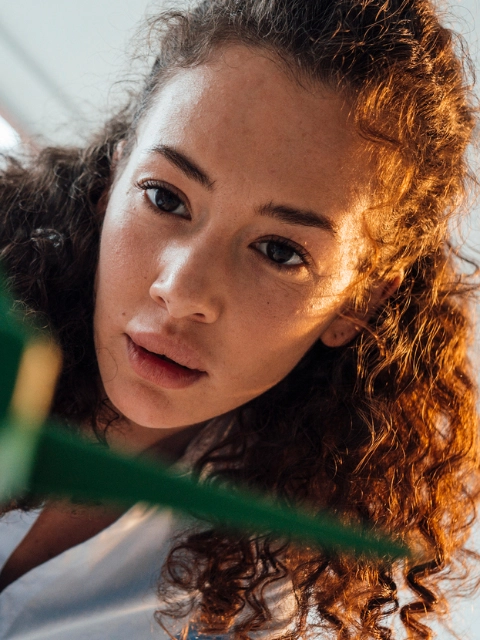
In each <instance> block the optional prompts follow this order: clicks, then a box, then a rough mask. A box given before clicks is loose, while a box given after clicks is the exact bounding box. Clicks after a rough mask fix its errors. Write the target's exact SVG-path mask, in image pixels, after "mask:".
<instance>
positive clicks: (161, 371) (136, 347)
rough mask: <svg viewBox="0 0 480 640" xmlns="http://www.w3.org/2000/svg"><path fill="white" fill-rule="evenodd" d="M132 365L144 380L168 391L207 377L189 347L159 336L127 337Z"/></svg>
mask: <svg viewBox="0 0 480 640" xmlns="http://www.w3.org/2000/svg"><path fill="white" fill-rule="evenodd" d="M126 339H127V356H128V360H129V362H130V366H131V367H132V369H133V370H134V372H135V373H136V374H137V375H139V376H140V377H142V378H144V379H145V380H148V381H149V382H152V383H153V384H155V385H156V386H159V387H163V388H166V389H183V388H185V387H188V386H191V385H192V384H194V383H195V382H197V381H198V380H200V379H201V378H203V377H205V376H206V375H207V373H206V371H205V369H203V368H202V363H201V361H200V359H199V357H198V356H197V355H196V354H195V353H194V351H193V350H191V349H190V348H189V347H187V346H186V345H182V344H178V343H173V342H171V341H168V340H165V339H161V338H159V337H158V336H157V335H155V334H150V333H142V334H140V333H135V334H126Z"/></svg>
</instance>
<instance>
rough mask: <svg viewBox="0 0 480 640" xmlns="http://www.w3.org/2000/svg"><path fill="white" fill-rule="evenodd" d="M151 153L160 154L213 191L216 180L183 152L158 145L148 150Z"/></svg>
mask: <svg viewBox="0 0 480 640" xmlns="http://www.w3.org/2000/svg"><path fill="white" fill-rule="evenodd" d="M148 152H149V153H159V154H160V155H162V156H163V157H164V158H165V159H166V160H168V161H169V162H171V163H172V164H174V165H175V166H176V167H177V168H178V169H180V171H181V172H182V173H183V174H184V175H186V176H187V178H191V179H192V180H195V182H198V183H199V184H201V185H202V186H203V187H206V188H207V189H208V190H209V191H211V190H212V189H213V187H214V185H215V180H212V179H211V178H210V177H209V176H208V174H207V172H206V171H204V170H203V169H201V168H200V167H199V166H198V164H196V163H195V162H193V160H191V159H190V158H188V156H186V155H185V154H184V153H182V152H181V151H177V149H174V148H173V147H169V146H167V145H164V144H160V145H156V146H155V147H151V148H150V149H149V150H148Z"/></svg>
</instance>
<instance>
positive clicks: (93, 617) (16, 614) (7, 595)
mask: <svg viewBox="0 0 480 640" xmlns="http://www.w3.org/2000/svg"><path fill="white" fill-rule="evenodd" d="M224 429H225V425H223V429H222V430H223V431H224ZM218 433H219V425H218V424H217V425H215V426H214V425H212V427H206V428H205V429H204V430H203V431H202V432H201V434H200V435H199V436H198V437H197V438H195V440H194V441H193V442H192V443H191V445H190V446H189V447H188V449H187V452H186V454H185V455H184V456H183V458H182V459H181V461H179V462H178V463H177V464H176V465H175V466H176V467H177V469H178V468H180V469H183V470H184V471H185V472H186V473H188V470H189V469H190V468H191V466H192V464H193V461H194V459H195V458H196V457H198V455H201V453H202V452H203V451H204V450H205V449H206V447H208V446H209V445H210V444H211V442H212V439H213V438H212V435H213V436H215V435H216V436H217V437H218ZM39 513H40V509H38V510H36V511H31V512H28V513H24V512H22V511H12V512H9V513H7V514H6V515H5V516H3V517H2V518H0V571H1V569H2V568H3V566H4V565H5V563H6V561H7V560H8V558H9V557H10V555H11V554H12V552H13V551H14V549H15V548H16V547H17V546H18V544H19V543H20V542H21V540H22V539H23V538H24V537H25V536H26V534H27V533H28V531H29V530H30V528H31V527H32V526H33V524H34V522H35V520H36V518H37V517H38V515H39ZM189 524H190V525H191V524H192V521H191V520H190V521H189ZM185 525H186V520H185V519H184V518H180V517H179V518H177V517H173V515H172V512H171V511H170V510H169V509H160V508H157V507H151V506H147V505H144V504H141V503H139V504H136V505H134V506H133V507H131V508H130V509H129V510H128V511H126V512H125V513H124V514H123V515H122V516H121V517H120V518H119V519H118V520H116V521H115V522H114V523H113V524H111V525H110V526H109V527H107V528H106V529H104V530H103V531H100V532H99V533H98V534H97V535H95V536H93V537H92V538H90V539H89V540H86V541H85V542H82V543H81V544H78V545H76V546H74V547H72V548H70V549H67V551H64V552H63V553H61V554H59V555H58V556H55V557H54V558H52V559H51V560H48V561H47V562H44V563H43V564H40V565H38V566H37V567H35V568H34V569H32V570H30V571H28V572H27V573H26V574H24V575H23V576H21V577H20V578H19V579H18V580H16V581H15V582H13V583H11V584H10V585H9V586H8V587H6V588H5V589H4V591H3V592H2V593H0V640H20V639H21V640H144V639H145V640H147V639H150V638H154V639H156V640H171V637H172V636H170V635H169V634H167V633H166V632H165V631H164V630H163V629H162V628H161V627H160V625H159V624H158V623H157V622H156V621H155V620H154V613H155V611H156V610H157V609H158V608H159V605H160V602H159V600H158V596H157V593H156V587H157V584H158V581H159V576H160V571H161V567H162V565H163V563H164V561H165V559H166V556H167V554H168V551H169V549H170V544H171V540H172V536H173V535H174V534H175V533H177V532H179V531H181V529H182V527H185ZM266 591H267V592H268V595H267V594H265V595H266V597H267V599H268V600H269V601H270V603H271V605H273V607H272V609H271V610H272V612H273V613H274V620H272V622H271V624H270V625H269V631H268V632H267V633H266V637H269V636H270V635H271V634H272V632H274V635H277V633H278V631H279V630H280V629H284V628H285V618H284V615H287V616H288V611H291V607H292V606H293V602H292V600H291V598H292V593H291V590H289V585H288V583H285V582H282V581H278V582H276V583H274V584H273V585H270V587H269V588H267V590H266ZM179 597H180V598H181V597H182V596H181V595H180V596H179ZM183 622H186V621H177V622H176V623H175V622H173V621H172V626H171V627H170V625H169V631H170V632H171V633H173V634H174V636H176V635H177V633H179V632H180V630H181V628H182V626H183ZM195 638H196V633H195V632H194V631H192V633H191V634H189V639H188V640H194V639H195ZM203 638H205V636H203ZM205 640H207V639H205ZM211 640H214V639H211ZM215 640H222V639H221V638H218V637H217V638H216V639H215ZM224 640H226V638H224Z"/></svg>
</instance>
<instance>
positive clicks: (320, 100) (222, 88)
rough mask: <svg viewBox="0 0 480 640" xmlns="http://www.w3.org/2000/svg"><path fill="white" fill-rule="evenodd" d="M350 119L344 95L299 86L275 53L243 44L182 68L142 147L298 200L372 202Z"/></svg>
mask: <svg viewBox="0 0 480 640" xmlns="http://www.w3.org/2000/svg"><path fill="white" fill-rule="evenodd" d="M350 120H351V119H350V116H349V105H348V104H347V103H346V102H345V100H344V99H343V98H342V97H341V96H340V95H338V94H336V93H334V92H332V91H330V90H328V89H327V88H326V87H323V86H316V87H311V86H309V87H303V86H300V84H299V83H297V82H296V81H295V80H294V79H293V78H292V77H291V74H289V73H287V72H286V70H285V67H284V65H283V63H281V62H280V61H279V60H276V59H275V57H274V56H273V54H268V53H266V52H262V51H258V50H252V49H249V48H247V47H245V46H240V45H238V46H230V47H228V48H226V49H222V50H220V51H219V52H217V53H216V54H215V55H214V56H213V57H212V59H211V60H210V61H209V62H208V63H206V64H203V65H200V66H198V67H194V68H188V69H181V70H179V71H176V72H175V73H174V74H173V76H172V77H171V78H170V79H169V80H168V81H167V82H166V83H165V85H163V86H162V88H161V90H160V91H159V92H158V95H157V96H156V100H155V102H154V104H153V106H152V108H151V110H150V112H149V113H148V114H147V116H146V118H145V120H144V121H143V122H142V125H141V127H140V129H139V136H138V142H139V145H138V146H139V148H140V149H141V150H142V149H143V151H145V150H147V149H148V148H151V147H152V146H155V144H165V145H171V146H174V147H180V148H181V149H182V150H183V151H185V152H187V151H188V154H189V156H192V157H195V158H196V159H198V161H199V162H200V163H201V164H202V165H203V166H207V167H209V168H210V171H209V173H212V175H214V177H217V176H218V175H221V176H223V177H225V178H227V177H228V178H232V177H233V176H234V177H235V180H236V181H237V182H238V183H242V184H243V185H244V186H245V185H249V186H251V187H252V188H253V186H254V187H255V189H257V190H260V191H261V190H262V187H265V189H266V190H267V191H268V190H270V191H271V190H272V188H273V189H274V190H276V191H279V192H281V193H282V195H284V196H285V197H287V198H289V199H292V198H297V199H298V198H299V197H301V198H305V197H311V198H312V199H315V198H316V197H318V196H319V193H320V192H321V199H322V203H323V205H324V206H328V203H329V202H330V201H332V202H335V206H336V207H337V208H339V207H340V208H342V209H345V210H347V209H351V206H352V203H353V202H355V201H359V200H360V199H363V196H364V192H365V188H366V184H367V183H368V178H369V171H368V170H367V166H368V163H367V162H366V159H365V152H364V149H363V146H362V144H361V142H360V138H359V137H358V136H357V135H356V134H355V131H354V129H353V126H352V124H351V121H350ZM286 191H288V193H286ZM360 194H362V198H360Z"/></svg>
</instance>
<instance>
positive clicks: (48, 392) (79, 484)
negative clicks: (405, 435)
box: [0, 290, 409, 558]
mask: <svg viewBox="0 0 480 640" xmlns="http://www.w3.org/2000/svg"><path fill="white" fill-rule="evenodd" d="M11 309H12V301H11V300H10V299H9V296H8V294H7V293H6V291H5V290H3V291H2V290H0V314H1V315H0V322H1V331H0V350H1V353H2V365H1V366H2V374H3V377H2V396H1V398H2V403H3V404H2V414H1V416H2V418H3V419H2V421H1V422H2V425H3V427H2V428H1V429H0V500H3V501H6V500H8V499H11V498H12V497H15V496H18V495H21V494H22V493H24V492H26V491H29V492H31V493H34V494H38V495H40V496H51V497H53V498H56V497H57V498H58V497H74V498H75V499H77V500H83V501H87V502H88V501H92V500H93V501H98V500H100V501H109V502H112V503H116V504H120V505H125V506H129V505H132V504H134V503H136V502H140V501H141V502H148V503H151V504H159V505H164V506H168V507H171V508H173V509H176V510H180V511H184V512H186V513H187V514H190V515H194V516H196V517H200V518H204V519H207V520H209V521H213V522H215V523H216V524H217V525H218V524H219V523H221V524H222V525H223V526H226V527H229V528H235V529H238V530H245V531H247V532H256V533H264V534H265V533H266V534H268V533H272V534H275V535H281V536H287V537H291V538H292V539H294V540H296V541H298V542H304V543H307V544H315V545H319V546H322V547H324V548H326V549H329V550H335V551H347V552H352V553H356V554H364V555H368V556H377V557H384V556H387V557H389V558H397V557H403V556H408V555H409V551H408V549H407V548H406V547H405V546H404V545H402V544H399V543H396V542H394V541H392V540H390V539H389V538H387V537H386V536H382V535H376V534H373V533H372V532H369V531H364V530H362V529H360V528H354V527H347V526H345V525H343V524H342V523H341V522H340V521H339V520H337V519H335V518H333V517H332V516H330V515H328V514H321V515H317V516H315V517H313V516H312V515H310V514H308V513H307V512H306V511H303V510H301V509H299V510H294V509H291V508H287V507H284V506H278V505H276V504H274V502H273V501H272V500H270V499H269V498H267V497H262V496H258V495H254V494H252V493H249V492H246V491H243V490H241V489H239V488H238V487H235V488H232V489H228V488H225V487H218V486H214V485H211V484H205V483H199V482H197V481H195V480H194V479H192V478H191V477H188V476H185V475H180V474H179V473H177V472H175V471H173V470H172V469H169V468H167V467H165V466H162V465H161V464H160V463H158V462H155V463H153V462H147V461H145V460H141V459H138V458H133V457H128V456H122V455H119V454H117V453H113V452H112V451H110V450H108V449H106V448H104V447H103V446H100V444H98V443H96V444H92V443H91V442H87V441H85V440H83V439H82V438H79V437H78V436H74V435H73V434H69V433H67V432H66V431H65V430H64V429H60V428H58V427H55V426H53V425H51V424H45V421H46V420H47V418H48V412H49V407H50V403H51V400H52V397H53V393H54V388H55V382H56V379H57V376H58V374H59V372H60V366H61V358H60V354H59V350H58V348H57V347H56V346H55V345H54V344H53V343H52V341H51V340H50V339H49V338H48V337H46V336H42V335H40V334H38V333H36V332H33V331H32V332H28V331H26V330H25V329H24V327H22V325H21V323H18V324H17V323H15V322H14V320H13V319H12V316H11Z"/></svg>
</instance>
